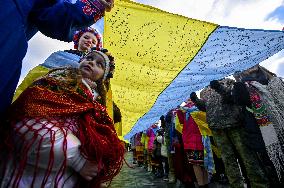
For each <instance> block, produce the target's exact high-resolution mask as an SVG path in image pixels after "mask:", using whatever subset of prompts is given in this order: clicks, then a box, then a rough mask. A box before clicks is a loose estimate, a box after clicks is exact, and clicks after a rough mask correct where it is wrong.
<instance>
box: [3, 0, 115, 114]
mask: <svg viewBox="0 0 284 188" xmlns="http://www.w3.org/2000/svg"><path fill="white" fill-rule="evenodd" d="M113 4H114V0H1V3H0V12H1V13H0V34H1V35H0V82H1V84H0V118H2V117H3V116H4V114H5V111H6V109H7V107H8V106H9V105H10V103H11V101H12V98H13V95H14V91H15V89H16V86H17V83H18V81H19V77H20V74H21V68H22V60H23V58H24V56H25V54H26V52H27V47H28V41H29V40H30V39H31V38H32V37H33V36H34V35H35V34H36V33H37V32H38V31H40V32H41V33H43V34H44V35H46V36H48V37H51V38H54V39H57V40H61V41H66V42H70V41H72V37H73V34H74V32H75V31H76V30H79V29H80V28H83V27H87V26H90V25H92V24H93V23H94V22H96V21H97V20H99V19H100V18H101V17H103V16H104V13H105V11H110V10H111V9H112V7H113Z"/></svg>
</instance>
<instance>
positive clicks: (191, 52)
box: [104, 0, 284, 139]
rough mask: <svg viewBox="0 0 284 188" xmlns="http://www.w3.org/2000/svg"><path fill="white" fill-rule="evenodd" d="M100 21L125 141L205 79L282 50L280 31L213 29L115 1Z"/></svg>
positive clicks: (205, 82)
mask: <svg viewBox="0 0 284 188" xmlns="http://www.w3.org/2000/svg"><path fill="white" fill-rule="evenodd" d="M104 19H105V20H104V47H105V48H107V49H109V50H110V52H111V53H112V54H113V55H114V57H115V60H116V69H115V76H114V79H112V83H111V84H112V90H113V100H114V101H115V102H116V103H117V105H118V106H119V108H120V109H121V112H122V118H123V123H122V127H123V130H122V135H126V134H127V133H128V134H127V135H126V136H125V138H126V139H129V138H130V137H131V136H132V135H134V134H135V133H137V132H140V131H143V130H145V129H147V128H148V127H150V126H151V125H152V124H153V122H155V121H157V120H158V119H159V117H160V116H161V115H163V114H165V113H166V112H167V111H168V110H170V109H172V108H175V107H176V106H177V105H179V104H181V103H182V102H183V101H185V100H186V99H187V98H188V97H189V94H190V93H191V92H193V91H197V90H200V89H202V88H203V87H205V86H206V85H208V84H209V82H210V81H211V80H213V79H220V78H222V77H225V76H228V75H230V74H232V73H233V72H235V71H241V70H245V69H247V68H249V67H252V66H253V65H256V64H258V63H260V62H262V61H263V60H265V59H267V58H268V57H270V56H272V55H273V54H275V53H277V52H279V51H280V50H282V49H283V48H284V33H283V32H282V31H268V30H254V29H241V28H233V27H224V26H219V25H216V24H213V23H208V22H204V21H199V20H195V19H190V18H187V17H184V16H180V15H177V14H171V13H168V12H165V11H162V10H159V9H156V8H153V7H150V6H146V5H142V4H139V3H135V2H132V1H129V0H116V1H115V7H114V9H113V10H112V11H111V12H110V13H107V14H106V16H105V18H104Z"/></svg>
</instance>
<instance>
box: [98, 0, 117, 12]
mask: <svg viewBox="0 0 284 188" xmlns="http://www.w3.org/2000/svg"><path fill="white" fill-rule="evenodd" d="M99 1H100V2H101V3H102V4H103V5H104V6H105V10H106V11H107V12H110V11H111V9H112V8H113V6H114V0H99Z"/></svg>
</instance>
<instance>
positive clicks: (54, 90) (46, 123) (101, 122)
mask: <svg viewBox="0 0 284 188" xmlns="http://www.w3.org/2000/svg"><path fill="white" fill-rule="evenodd" d="M113 71H114V59H113V57H112V56H111V55H110V54H109V53H108V52H107V50H102V51H92V52H90V53H88V54H87V55H86V56H84V57H83V59H81V60H80V66H79V68H78V69H77V68H62V69H55V70H52V71H50V72H49V73H48V74H47V75H46V76H44V77H42V78H40V79H38V80H37V81H35V82H34V83H33V84H32V85H31V86H29V87H28V88H27V89H26V90H25V91H24V92H23V93H22V94H21V95H20V96H19V98H18V99H17V100H16V101H15V102H14V103H13V104H12V106H11V109H10V113H9V114H10V116H9V121H8V122H9V124H8V125H9V126H8V127H10V128H12V129H10V130H9V133H10V134H8V135H9V136H6V139H5V143H6V144H5V146H6V147H5V149H6V150H7V151H8V152H5V153H6V154H7V155H5V156H2V158H3V159H1V160H2V161H7V164H4V163H3V162H2V163H0V167H1V172H0V173H1V174H0V175H1V176H0V181H1V182H0V185H1V187H68V188H69V187H83V186H84V187H99V186H100V183H101V182H105V181H110V180H111V179H112V178H113V177H114V176H115V175H116V174H118V172H119V170H120V169H121V166H122V160H123V154H124V146H123V144H122V142H121V141H120V140H119V139H118V137H117V135H116V132H115V128H114V124H113V121H112V119H111V118H110V117H109V116H108V114H107V111H106V108H105V106H103V105H102V104H104V99H105V98H104V95H105V93H106V89H105V88H106V87H105V83H107V82H109V78H110V77H112V73H113ZM97 99H99V101H100V102H101V103H102V104H101V103H99V102H98V101H97ZM7 130H8V129H6V132H7ZM2 132H3V131H2ZM2 151H3V150H2Z"/></svg>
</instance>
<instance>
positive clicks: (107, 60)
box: [80, 48, 115, 80]
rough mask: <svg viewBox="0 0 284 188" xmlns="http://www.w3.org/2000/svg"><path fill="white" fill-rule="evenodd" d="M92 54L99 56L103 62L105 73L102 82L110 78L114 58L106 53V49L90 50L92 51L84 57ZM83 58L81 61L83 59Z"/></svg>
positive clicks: (113, 67) (113, 66) (112, 71)
mask: <svg viewBox="0 0 284 188" xmlns="http://www.w3.org/2000/svg"><path fill="white" fill-rule="evenodd" d="M93 52H96V53H98V54H100V55H101V56H102V57H103V58H104V60H105V73H104V76H103V80H106V79H107V78H112V77H113V73H114V69H115V63H114V57H113V56H112V55H111V54H110V53H109V52H108V50H107V49H101V50H95V49H94V48H92V50H91V51H90V52H89V53H87V54H86V55H85V56H84V57H86V56H87V55H89V54H90V53H93ZM84 57H83V58H82V59H84ZM82 59H81V60H82ZM81 60H80V61H81Z"/></svg>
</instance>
